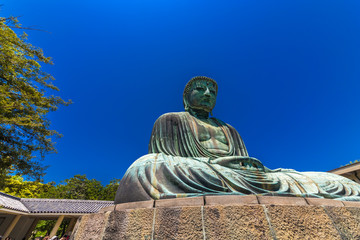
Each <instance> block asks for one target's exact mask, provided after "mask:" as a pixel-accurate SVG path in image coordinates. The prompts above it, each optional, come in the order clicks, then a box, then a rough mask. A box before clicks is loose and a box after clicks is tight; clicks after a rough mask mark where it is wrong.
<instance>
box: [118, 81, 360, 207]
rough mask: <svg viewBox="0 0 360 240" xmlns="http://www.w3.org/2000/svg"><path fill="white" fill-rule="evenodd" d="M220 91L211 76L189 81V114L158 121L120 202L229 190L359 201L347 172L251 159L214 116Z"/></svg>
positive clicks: (125, 181) (126, 178) (166, 116)
mask: <svg viewBox="0 0 360 240" xmlns="http://www.w3.org/2000/svg"><path fill="white" fill-rule="evenodd" d="M217 91H218V86H217V83H216V82H215V81H214V80H213V79H211V78H208V77H201V76H200V77H194V78H192V79H191V80H190V81H189V82H188V83H187V84H186V86H185V90H184V93H183V103H184V107H185V112H176V113H166V114H164V115H162V116H160V117H159V118H158V119H157V120H156V122H155V124H154V127H153V130H152V134H151V139H150V144H149V154H147V155H145V156H142V157H140V158H139V159H138V160H136V161H135V162H134V163H133V164H132V165H131V166H130V167H129V169H128V170H127V172H126V173H125V175H124V177H123V178H122V180H121V182H120V186H119V188H118V190H117V193H116V197H115V203H116V204H117V203H125V202H135V201H145V200H150V199H155V200H156V199H166V198H180V197H194V196H203V195H229V194H231V195H247V194H257V195H273V196H299V197H300V196H302V197H318V198H330V199H338V200H350V201H360V185H359V184H357V183H355V182H353V181H351V180H349V179H347V178H344V177H342V176H339V175H335V174H331V173H325V172H297V171H294V170H290V169H276V170H270V169H268V168H266V167H264V166H263V164H262V163H261V162H260V161H259V160H258V159H256V158H252V157H249V155H248V152H247V150H246V148H245V144H244V142H243V140H242V139H241V137H240V135H239V134H238V132H237V131H236V130H235V129H234V128H233V127H232V126H230V125H229V124H226V123H225V122H223V121H221V120H219V119H217V118H213V117H209V115H210V114H211V111H212V109H213V108H214V106H215V103H216V95H217ZM211 115H212V114H211Z"/></svg>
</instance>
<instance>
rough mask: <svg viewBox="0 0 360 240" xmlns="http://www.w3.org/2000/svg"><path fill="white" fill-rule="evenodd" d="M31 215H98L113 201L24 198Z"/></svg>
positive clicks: (23, 200) (23, 201) (112, 203)
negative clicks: (97, 213)
mask: <svg viewBox="0 0 360 240" xmlns="http://www.w3.org/2000/svg"><path fill="white" fill-rule="evenodd" d="M21 202H22V203H24V205H25V206H26V207H27V209H28V210H29V212H30V213H96V212H98V211H99V210H100V209H101V208H104V207H107V206H110V205H114V202H112V201H96V200H73V199H41V198H22V199H21Z"/></svg>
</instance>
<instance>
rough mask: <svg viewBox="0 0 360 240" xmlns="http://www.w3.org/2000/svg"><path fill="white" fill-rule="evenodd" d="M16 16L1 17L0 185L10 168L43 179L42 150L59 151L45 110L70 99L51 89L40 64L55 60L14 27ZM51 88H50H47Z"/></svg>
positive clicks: (50, 83) (50, 78)
mask: <svg viewBox="0 0 360 240" xmlns="http://www.w3.org/2000/svg"><path fill="white" fill-rule="evenodd" d="M14 28H21V25H20V24H18V22H17V19H16V18H0V188H2V186H1V184H4V182H3V181H1V179H3V176H6V175H7V174H8V173H9V172H12V173H15V174H20V175H25V176H28V177H30V178H33V179H41V177H42V176H43V174H44V169H45V167H44V166H42V165H41V163H40V162H41V160H43V159H44V155H45V154H47V153H51V152H56V149H55V146H54V142H53V141H52V139H51V137H52V136H53V137H60V136H61V135H60V134H59V133H58V132H57V131H55V130H51V129H50V121H49V120H48V119H47V114H48V113H49V112H50V111H55V110H57V109H58V107H59V106H60V105H67V104H70V101H68V102H66V101H64V100H63V99H61V98H60V97H58V96H54V95H49V94H47V92H53V91H58V90H59V89H58V88H57V87H56V86H54V85H53V84H52V81H53V80H54V78H53V77H52V76H51V75H50V74H48V73H46V72H44V71H42V68H41V64H52V62H51V59H50V58H48V57H45V56H44V54H43V52H42V50H41V49H40V48H37V47H34V46H32V45H31V44H30V43H27V42H26V37H27V35H26V34H25V33H23V34H22V35H21V36H18V35H17V34H16V33H15V32H14V31H13V30H12V29H14ZM46 91H47V92H46Z"/></svg>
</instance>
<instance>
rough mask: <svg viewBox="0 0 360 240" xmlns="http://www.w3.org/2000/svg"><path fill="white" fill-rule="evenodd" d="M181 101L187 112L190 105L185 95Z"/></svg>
mask: <svg viewBox="0 0 360 240" xmlns="http://www.w3.org/2000/svg"><path fill="white" fill-rule="evenodd" d="M183 103H184V108H185V112H188V111H189V109H190V107H189V103H188V100H187V97H186V96H184V98H183Z"/></svg>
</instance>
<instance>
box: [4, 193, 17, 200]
mask: <svg viewBox="0 0 360 240" xmlns="http://www.w3.org/2000/svg"><path fill="white" fill-rule="evenodd" d="M0 195H3V196H5V197H9V198H13V199H16V200H20V199H21V198H19V197H15V196H13V195H10V194H7V193H4V192H0Z"/></svg>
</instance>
